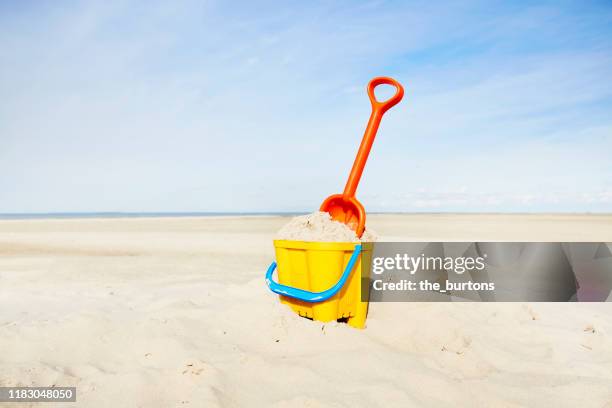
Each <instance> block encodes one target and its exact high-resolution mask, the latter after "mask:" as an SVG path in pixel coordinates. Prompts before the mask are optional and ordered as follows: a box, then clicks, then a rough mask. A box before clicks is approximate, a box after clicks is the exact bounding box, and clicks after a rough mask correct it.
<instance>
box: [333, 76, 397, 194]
mask: <svg viewBox="0 0 612 408" xmlns="http://www.w3.org/2000/svg"><path fill="white" fill-rule="evenodd" d="M382 84H385V85H392V86H394V87H395V95H393V96H392V97H391V98H389V99H387V100H386V101H384V102H379V101H377V100H376V95H374V88H376V87H377V86H378V85H382ZM368 96H369V97H370V102H371V103H372V113H371V114H370V120H368V126H367V127H366V130H365V133H364V135H363V140H362V141H361V145H360V146H359V150H358V151H357V157H356V158H355V162H354V163H353V168H352V169H351V173H350V174H349V178H348V181H347V182H346V186H345V187H344V193H343V195H344V196H345V197H354V196H355V192H356V191H357V186H358V185H359V180H360V179H361V174H362V173H363V168H364V167H365V164H366V161H367V160H368V155H369V154H370V149H372V143H374V138H375V137H376V132H377V131H378V126H379V125H380V120H381V119H382V117H383V115H384V114H385V112H386V111H388V110H389V109H391V108H392V107H393V106H395V105H397V104H398V103H399V101H401V100H402V98H403V97H404V88H403V87H402V86H401V85H400V83H399V82H397V81H396V80H395V79H393V78H387V77H377V78H374V79H372V80H371V81H370V83H369V84H368Z"/></svg>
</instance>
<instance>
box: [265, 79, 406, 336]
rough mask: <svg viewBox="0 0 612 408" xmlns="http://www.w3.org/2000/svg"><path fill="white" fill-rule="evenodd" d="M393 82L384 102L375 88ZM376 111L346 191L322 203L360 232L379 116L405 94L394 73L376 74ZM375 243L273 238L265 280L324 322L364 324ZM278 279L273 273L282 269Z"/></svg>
mask: <svg viewBox="0 0 612 408" xmlns="http://www.w3.org/2000/svg"><path fill="white" fill-rule="evenodd" d="M381 84H388V85H393V86H394V87H395V89H396V92H395V95H393V96H392V97H391V98H390V99H389V100H387V101H385V102H379V101H377V100H376V96H375V95H374V88H376V87H377V86H378V85H381ZM368 95H369V97H370V102H371V103H372V114H371V115H370V120H369V121H368V126H367V128H366V131H365V134H364V136H363V140H362V142H361V146H360V147H359V151H358V152H357V158H356V159H355V163H354V164H353V168H352V170H351V173H350V175H349V179H348V182H347V183H346V187H345V188H344V193H343V194H336V195H332V196H330V197H328V198H327V199H326V200H325V201H324V202H323V204H322V205H321V211H327V212H329V213H330V214H331V216H332V218H333V219H335V220H337V221H341V222H344V223H346V224H348V225H349V226H350V227H351V228H352V229H353V230H354V231H355V232H356V233H357V236H359V237H361V235H362V234H363V231H364V229H365V218H366V217H365V210H364V208H363V206H362V205H361V203H360V202H359V201H357V199H356V198H355V191H356V190H357V185H358V184H359V179H360V178H361V173H362V172H363V167H364V166H365V163H366V161H367V159H368V154H369V153H370V149H371V148H372V143H373V142H374V137H375V136H376V131H377V130H378V126H379V125H380V120H381V119H382V116H383V115H384V113H385V112H386V111H388V110H389V109H390V108H391V107H393V106H394V105H395V104H397V103H398V102H399V101H400V100H401V99H402V97H403V96H404V89H403V88H402V86H401V85H400V84H399V83H398V82H397V81H395V80H394V79H391V78H384V77H380V78H374V79H373V80H371V81H370V83H369V84H368ZM372 248H373V244H372V243H371V242H361V243H358V242H306V241H289V240H276V241H274V250H275V252H276V261H275V262H272V264H271V265H270V266H269V267H268V270H267V271H266V284H267V285H268V287H269V288H270V290H271V291H272V292H274V293H276V294H278V295H280V301H281V303H284V304H286V305H289V307H291V309H293V311H295V312H296V313H298V314H299V315H300V316H304V317H308V318H310V319H313V320H318V321H321V322H329V321H333V320H345V321H346V322H347V323H348V324H349V325H350V326H352V327H356V328H363V327H364V326H365V321H366V317H367V314H368V305H369V284H368V282H369V277H370V264H371V260H372ZM277 269H278V271H277V274H278V282H275V281H274V279H273V278H272V275H273V274H274V271H275V270H277Z"/></svg>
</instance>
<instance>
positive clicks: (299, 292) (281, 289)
mask: <svg viewBox="0 0 612 408" xmlns="http://www.w3.org/2000/svg"><path fill="white" fill-rule="evenodd" d="M360 253H361V244H359V245H355V250H354V251H353V254H352V255H351V258H350V259H349V261H348V264H347V265H346V268H345V269H344V272H343V273H342V276H341V277H340V280H338V282H336V284H335V285H334V286H332V287H331V288H329V289H327V290H324V291H323V292H310V291H307V290H303V289H298V288H294V287H292V286H286V285H281V284H280V283H278V282H274V280H273V279H272V274H273V273H274V270H275V269H276V261H274V262H272V264H271V265H270V266H269V267H268V271H267V272H266V283H267V284H268V287H269V288H270V290H271V291H272V292H274V293H276V294H279V295H282V296H287V297H290V298H294V299H298V300H302V301H304V302H309V303H316V302H322V301H324V300H327V299H329V298H331V297H332V296H334V295H335V294H336V293H338V291H339V290H340V289H341V288H342V287H343V286H344V284H345V283H346V281H347V279H348V278H349V276H350V275H351V272H352V271H353V269H354V268H355V263H356V262H357V259H359V254H360Z"/></svg>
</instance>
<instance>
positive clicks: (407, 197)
mask: <svg viewBox="0 0 612 408" xmlns="http://www.w3.org/2000/svg"><path fill="white" fill-rule="evenodd" d="M375 76H391V77H393V78H395V79H397V80H398V81H399V82H401V83H402V84H403V85H404V88H405V91H406V92H405V96H404V99H403V100H402V102H401V103H400V104H399V105H397V106H396V107H394V108H393V109H392V110H390V111H389V112H387V113H386V115H385V117H384V118H383V122H382V124H381V127H380V129H379V132H378V135H377V138H376V141H375V143H374V146H373V148H372V152H371V154H370V157H369V160H368V164H367V166H366V168H365V171H364V174H363V177H362V179H361V183H360V186H359V189H358V190H357V198H358V199H359V200H360V201H361V202H362V203H363V205H364V206H365V208H366V210H367V211H371V212H385V211H393V212H403V211H406V212H447V211H448V212H612V3H610V2H588V1H576V2H564V1H550V2H494V1H476V2H469V1H453V2H448V3H445V2H429V1H422V2H419V1H417V2H404V1H389V2H387V1H368V2H356V1H339V2H317V1H313V2H280V1H279V2H227V1H224V2H216V1H166V2H157V1H140V2H136V1H134V2H131V1H117V2H116V1H99V2H95V1H93V2H77V1H72V2H63V1H47V2H44V1H40V2H39V1H3V2H1V3H0V95H1V98H0V213H29V212H33V213H41V212H43V213H47V212H116V211H117V212H182V211H190V212H191V211H198V212H199V211H202V212H207V211H210V212H302V211H311V210H315V209H317V208H318V207H319V205H320V203H321V202H322V200H323V199H324V198H325V197H326V196H328V195H330V194H333V193H340V192H342V190H343V188H344V184H345V182H346V178H347V176H348V172H349V170H350V168H351V165H352V162H353V160H354V157H355V154H356V151H357V148H358V146H359V143H360V141H361V137H362V135H363V131H364V129H365V125H366V123H367V120H368V117H369V114H370V109H371V107H370V103H369V100H368V97H367V94H366V90H365V89H366V85H367V83H368V81H369V80H370V79H371V78H373V77H375ZM384 91H386V93H385V92H384ZM386 95H390V93H389V90H381V92H380V98H384V97H385V96H386Z"/></svg>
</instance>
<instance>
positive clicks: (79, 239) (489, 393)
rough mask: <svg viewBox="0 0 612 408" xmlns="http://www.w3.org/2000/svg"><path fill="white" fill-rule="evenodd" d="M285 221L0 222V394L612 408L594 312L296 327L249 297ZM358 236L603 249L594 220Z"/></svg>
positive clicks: (606, 318)
mask: <svg viewBox="0 0 612 408" xmlns="http://www.w3.org/2000/svg"><path fill="white" fill-rule="evenodd" d="M287 221H288V218H286V217H277V216H258V217H255V216H253V217H197V218H115V219H45V220H2V221H0V350H2V353H1V354H0V386H16V385H21V386H51V385H57V386H76V387H77V393H78V394H77V395H78V396H77V403H76V404H75V405H64V406H79V407H131V408H132V407H147V408H148V407H190V406H191V407H204V406H205V407H214V406H223V407H242V406H276V407H289V406H291V407H318V406H324V407H329V406H333V407H336V406H337V407H342V406H364V407H372V406H374V407H377V406H380V407H389V406H398V407H409V406H425V407H445V406H462V407H474V406H476V407H523V406H555V407H572V408H574V407H612V303H590V304H587V303H580V304H571V303H567V304H566V303H532V304H527V303H491V304H483V303H461V304H458V303H394V304H391V303H386V304H382V303H377V304H372V305H371V307H370V313H369V316H368V321H367V328H366V329H365V330H356V329H352V328H350V327H348V326H346V325H344V324H340V323H331V324H322V323H319V322H313V321H309V320H307V319H303V318H300V317H298V316H296V315H295V314H293V313H292V312H291V311H290V310H289V309H288V308H287V307H286V306H284V305H281V304H280V303H279V302H278V299H277V297H276V296H275V295H273V294H272V293H271V292H269V290H268V289H267V287H266V286H265V283H264V279H263V276H264V273H265V269H266V267H267V266H268V264H269V263H270V262H271V261H272V259H273V256H274V255H273V247H272V238H273V236H274V233H275V232H276V231H277V230H278V229H279V228H280V227H281V226H282V225H283V224H284V223H286V222H287ZM368 226H369V227H370V228H372V229H374V230H376V231H377V232H378V233H379V234H380V235H381V236H382V238H383V239H387V240H418V241H462V240H464V241H470V240H474V241H476V240H481V241H487V240H494V241H597V242H612V216H610V215H372V216H370V217H369V218H368ZM5 405H6V406H10V407H15V406H17V405H16V404H5ZM34 405H35V404H34ZM0 406H2V404H1V403H0ZM35 406H38V405H35ZM49 406H54V405H53V404H50V405H49Z"/></svg>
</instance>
